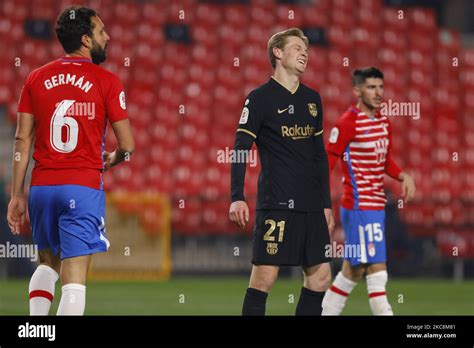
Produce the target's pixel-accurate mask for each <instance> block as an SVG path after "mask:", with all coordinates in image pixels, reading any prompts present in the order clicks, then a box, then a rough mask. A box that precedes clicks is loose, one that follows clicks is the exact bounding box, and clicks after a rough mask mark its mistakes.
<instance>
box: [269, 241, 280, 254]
mask: <svg viewBox="0 0 474 348" xmlns="http://www.w3.org/2000/svg"><path fill="white" fill-rule="evenodd" d="M277 252H278V243H267V253H268V254H269V255H275V254H276V253H277Z"/></svg>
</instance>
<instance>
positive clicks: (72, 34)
mask: <svg viewBox="0 0 474 348" xmlns="http://www.w3.org/2000/svg"><path fill="white" fill-rule="evenodd" d="M95 16H97V12H96V11H94V10H93V9H90V8H88V7H83V6H77V5H73V6H70V7H68V8H66V9H65V10H64V11H63V12H61V14H60V15H59V16H58V19H57V21H56V36H57V37H58V40H59V42H60V43H61V45H62V46H63V48H64V51H66V53H72V52H74V51H77V50H78V49H79V48H81V45H82V42H81V38H82V35H89V36H91V37H92V30H93V29H94V24H93V23H92V21H91V18H92V17H95Z"/></svg>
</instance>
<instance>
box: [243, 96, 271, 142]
mask: <svg viewBox="0 0 474 348" xmlns="http://www.w3.org/2000/svg"><path fill="white" fill-rule="evenodd" d="M260 104H261V101H260V100H259V98H258V97H257V96H256V95H255V92H251V93H250V94H249V95H248V96H247V98H246V99H245V102H244V105H243V107H242V113H241V114H240V120H239V125H238V127H237V132H243V133H246V134H248V135H250V136H252V137H253V138H254V139H256V138H257V137H258V132H259V130H260V127H261V126H262V123H263V119H264V113H263V111H262V110H261V107H260Z"/></svg>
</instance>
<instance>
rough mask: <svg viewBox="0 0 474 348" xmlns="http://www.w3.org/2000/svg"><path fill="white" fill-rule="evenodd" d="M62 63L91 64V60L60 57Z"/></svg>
mask: <svg viewBox="0 0 474 348" xmlns="http://www.w3.org/2000/svg"><path fill="white" fill-rule="evenodd" d="M61 60H62V61H63V62H74V63H92V59H89V58H86V57H61Z"/></svg>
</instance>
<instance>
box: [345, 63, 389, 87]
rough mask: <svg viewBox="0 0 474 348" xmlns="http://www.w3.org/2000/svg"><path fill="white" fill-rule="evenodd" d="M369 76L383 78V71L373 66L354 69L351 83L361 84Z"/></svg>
mask: <svg viewBox="0 0 474 348" xmlns="http://www.w3.org/2000/svg"><path fill="white" fill-rule="evenodd" d="M371 77H373V78H376V79H382V80H383V73H382V72H381V71H380V70H379V69H377V68H374V67H373V66H369V67H366V68H360V69H356V70H354V72H353V73H352V85H353V86H358V85H361V84H363V83H364V82H365V80H366V79H368V78H371Z"/></svg>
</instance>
